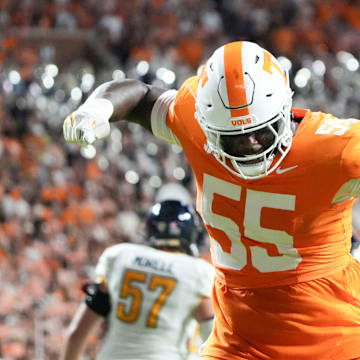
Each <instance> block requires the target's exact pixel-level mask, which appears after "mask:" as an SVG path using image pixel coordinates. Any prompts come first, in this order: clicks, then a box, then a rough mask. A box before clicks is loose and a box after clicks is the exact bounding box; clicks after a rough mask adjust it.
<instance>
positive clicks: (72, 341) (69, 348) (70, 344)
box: [61, 337, 86, 360]
mask: <svg viewBox="0 0 360 360" xmlns="http://www.w3.org/2000/svg"><path fill="white" fill-rule="evenodd" d="M85 346H86V338H85V337H80V338H79V337H70V338H68V339H67V341H66V344H65V349H64V352H63V355H62V357H61V360H79V359H80V356H81V354H82V352H83V350H84V348H85Z"/></svg>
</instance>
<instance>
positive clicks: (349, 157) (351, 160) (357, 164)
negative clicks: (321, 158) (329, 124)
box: [341, 121, 360, 197]
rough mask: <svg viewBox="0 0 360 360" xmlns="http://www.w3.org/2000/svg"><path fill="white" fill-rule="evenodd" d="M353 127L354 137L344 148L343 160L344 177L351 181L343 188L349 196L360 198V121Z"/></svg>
mask: <svg viewBox="0 0 360 360" xmlns="http://www.w3.org/2000/svg"><path fill="white" fill-rule="evenodd" d="M352 127H353V129H352V133H353V134H352V137H351V138H350V140H349V142H348V143H347V145H346V146H345V147H344V150H343V152H342V158H341V168H342V172H343V175H344V176H345V177H346V178H348V179H349V181H348V182H347V184H346V186H343V188H344V191H346V193H347V194H349V195H351V196H353V197H360V121H359V122H357V123H356V124H355V125H353V126H352Z"/></svg>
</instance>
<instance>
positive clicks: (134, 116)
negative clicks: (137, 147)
mask: <svg viewBox="0 0 360 360" xmlns="http://www.w3.org/2000/svg"><path fill="white" fill-rule="evenodd" d="M164 91H165V90H163V89H160V88H156V87H153V86H151V85H147V84H145V83H143V82H141V81H139V80H131V79H126V80H122V81H110V82H107V83H104V84H102V85H100V86H99V87H98V88H96V89H95V91H94V92H93V93H92V94H91V96H90V98H89V99H88V100H87V101H91V99H99V98H100V99H107V100H110V102H111V104H112V106H113V113H112V115H111V118H110V121H111V122H114V121H119V120H128V121H131V122H135V123H138V124H140V125H142V126H143V127H145V128H147V129H148V130H151V125H150V124H151V110H152V107H153V105H154V103H155V101H156V99H157V98H158V97H159V95H160V94H161V93H162V92H164Z"/></svg>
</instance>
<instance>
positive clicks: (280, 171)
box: [275, 165, 298, 175]
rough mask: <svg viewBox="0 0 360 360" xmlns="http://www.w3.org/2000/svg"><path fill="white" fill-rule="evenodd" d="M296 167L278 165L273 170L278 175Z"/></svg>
mask: <svg viewBox="0 0 360 360" xmlns="http://www.w3.org/2000/svg"><path fill="white" fill-rule="evenodd" d="M297 167H298V166H297V165H295V166H291V167H288V168H285V169H281V168H280V167H278V168H277V169H276V170H275V172H276V173H277V174H278V175H280V174H283V173H285V172H287V171H290V170H294V169H296V168H297Z"/></svg>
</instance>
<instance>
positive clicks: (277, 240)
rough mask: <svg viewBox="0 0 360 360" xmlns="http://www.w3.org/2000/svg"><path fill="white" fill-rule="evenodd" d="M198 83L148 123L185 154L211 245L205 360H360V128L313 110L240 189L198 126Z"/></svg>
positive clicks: (350, 121)
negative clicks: (353, 249)
mask: <svg viewBox="0 0 360 360" xmlns="http://www.w3.org/2000/svg"><path fill="white" fill-rule="evenodd" d="M198 80H199V78H198V77H193V78H190V79H188V80H187V81H186V82H185V83H184V84H183V85H182V87H181V88H180V89H179V91H178V92H177V94H176V97H175V94H174V93H173V95H172V98H171V96H170V95H168V97H167V98H166V101H164V103H166V104H165V105H166V106H164V107H163V109H162V110H159V108H160V106H159V105H158V104H156V105H155V107H154V109H155V110H153V115H152V125H154V126H153V131H154V130H155V131H154V133H155V134H156V135H157V136H159V137H162V138H165V139H167V140H168V141H171V142H173V143H178V144H179V145H181V146H182V148H183V150H184V152H185V154H186V156H187V159H188V161H189V163H190V165H191V167H192V169H193V172H194V174H195V178H196V184H197V190H198V193H197V209H198V211H199V212H200V214H201V215H202V218H203V220H204V222H205V225H206V228H207V231H208V232H209V234H210V237H211V242H212V244H211V250H212V261H213V264H214V265H215V267H216V273H217V278H216V281H215V286H214V289H213V304H214V310H215V314H216V316H215V326H214V331H213V333H212V334H211V336H210V338H209V340H208V341H207V346H206V347H205V350H204V351H203V353H202V357H203V358H204V359H206V360H212V359H221V360H223V359H231V360H242V359H263V360H274V359H276V360H280V359H281V360H289V359H291V360H308V359H309V360H310V359H311V360H313V359H317V360H320V359H323V360H325V359H326V360H328V359H333V360H335V359H336V360H350V359H354V358H357V357H360V301H359V299H360V266H359V264H358V263H357V262H356V261H355V260H354V259H353V257H352V255H351V254H350V246H351V234H352V224H351V210H352V206H353V204H354V201H355V200H354V199H355V198H356V197H359V195H360V180H359V179H360V161H359V159H360V122H359V121H358V120H355V119H337V118H335V117H334V116H332V115H329V114H324V113H320V112H317V113H313V112H311V111H307V112H306V115H305V116H304V118H303V120H302V121H301V124H300V126H299V128H298V129H297V132H296V135H295V136H294V138H293V144H292V148H291V150H290V152H289V153H288V154H287V156H286V157H285V159H284V160H283V161H282V163H281V165H280V166H279V167H278V168H277V169H276V171H274V172H273V173H271V174H270V175H268V176H266V177H263V178H260V179H256V180H243V179H242V178H239V177H237V176H235V175H232V174H231V173H230V172H229V171H227V170H226V169H225V168H224V167H223V166H222V165H221V164H220V163H219V162H218V161H217V160H216V159H215V157H214V156H213V155H212V154H210V153H209V152H208V148H207V145H206V138H205V134H204V133H203V131H202V129H201V128H200V126H199V124H198V122H197V120H196V119H195V118H194V113H195V96H196V91H197V84H198ZM157 118H158V119H162V121H163V122H164V123H165V122H166V126H165V125H161V124H160V125H159V123H161V120H159V121H157V120H156V119H157ZM153 120H154V121H153ZM165 128H166V129H165ZM169 129H170V130H169ZM274 161H276V158H275V160H274Z"/></svg>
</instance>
